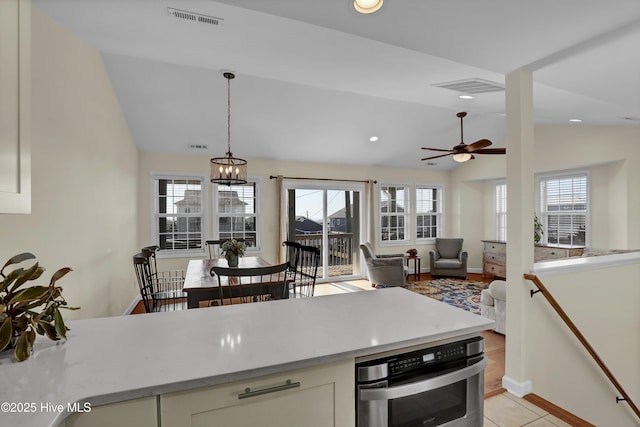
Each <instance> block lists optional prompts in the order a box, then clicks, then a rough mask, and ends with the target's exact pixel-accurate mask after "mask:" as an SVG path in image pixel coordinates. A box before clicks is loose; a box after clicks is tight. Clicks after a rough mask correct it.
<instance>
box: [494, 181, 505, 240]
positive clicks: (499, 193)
mask: <svg viewBox="0 0 640 427" xmlns="http://www.w3.org/2000/svg"><path fill="white" fill-rule="evenodd" d="M494 198H495V205H494V207H495V212H494V214H495V219H496V227H495V234H496V240H502V241H505V242H506V241H507V183H506V182H504V181H500V182H497V183H496V187H495V197H494Z"/></svg>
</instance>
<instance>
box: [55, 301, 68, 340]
mask: <svg viewBox="0 0 640 427" xmlns="http://www.w3.org/2000/svg"><path fill="white" fill-rule="evenodd" d="M53 320H54V324H55V327H56V332H57V333H58V335H60V336H61V337H62V338H66V337H67V327H66V326H65V324H64V319H63V318H62V314H60V310H58V309H57V308H56V309H55V311H54V312H53Z"/></svg>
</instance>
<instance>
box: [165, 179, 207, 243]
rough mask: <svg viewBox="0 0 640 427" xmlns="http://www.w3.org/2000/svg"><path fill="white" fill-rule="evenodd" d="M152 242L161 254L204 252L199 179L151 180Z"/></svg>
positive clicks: (200, 180)
mask: <svg viewBox="0 0 640 427" xmlns="http://www.w3.org/2000/svg"><path fill="white" fill-rule="evenodd" d="M152 180H153V188H154V199H155V209H154V212H153V216H154V219H153V224H154V228H153V229H154V234H155V235H154V240H155V243H156V244H157V245H158V246H159V247H160V249H161V252H160V253H161V254H167V253H168V252H165V251H171V252H173V253H175V254H178V253H181V254H184V253H187V252H191V253H200V252H202V251H203V240H204V238H203V232H202V230H203V223H204V213H203V203H202V182H203V179H202V178H201V177H179V176H154V177H153V178H152Z"/></svg>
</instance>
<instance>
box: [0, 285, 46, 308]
mask: <svg viewBox="0 0 640 427" xmlns="http://www.w3.org/2000/svg"><path fill="white" fill-rule="evenodd" d="M48 292H49V287H48V286H32V287H30V288H27V289H23V290H21V291H20V292H18V293H17V294H16V295H15V296H14V297H13V298H11V299H10V300H9V301H8V302H7V305H11V304H15V303H18V302H25V301H26V302H29V301H35V300H37V299H40V298H42V296H44V295H47V293H48Z"/></svg>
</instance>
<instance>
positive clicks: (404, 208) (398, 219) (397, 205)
mask: <svg viewBox="0 0 640 427" xmlns="http://www.w3.org/2000/svg"><path fill="white" fill-rule="evenodd" d="M408 207H409V187H407V186H395V185H384V184H382V185H380V240H381V243H393V242H407V241H409V239H410V234H409V208H408Z"/></svg>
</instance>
